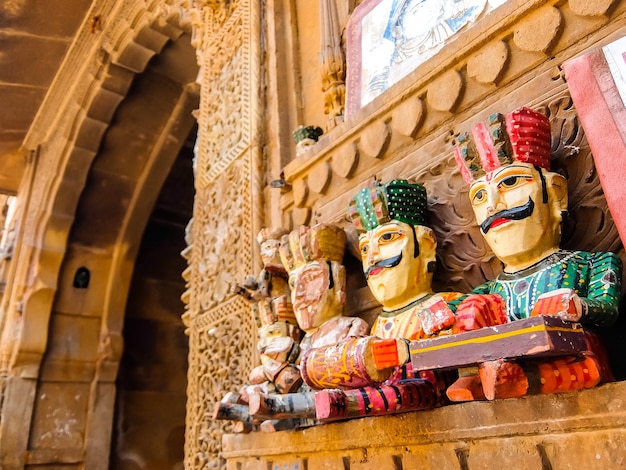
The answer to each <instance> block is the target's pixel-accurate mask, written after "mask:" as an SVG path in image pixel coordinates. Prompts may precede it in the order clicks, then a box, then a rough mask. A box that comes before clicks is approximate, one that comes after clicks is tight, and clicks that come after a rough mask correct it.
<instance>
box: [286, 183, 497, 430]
mask: <svg viewBox="0 0 626 470" xmlns="http://www.w3.org/2000/svg"><path fill="white" fill-rule="evenodd" d="M425 214H426V190H425V188H424V187H423V186H421V185H419V184H413V183H409V182H408V181H406V180H394V181H390V182H389V183H386V184H380V183H378V182H377V181H374V182H373V183H372V184H370V185H368V186H367V187H366V188H364V189H362V190H361V191H360V192H359V193H358V194H357V195H356V196H355V197H354V198H353V199H352V201H351V203H350V207H349V208H348V215H349V218H350V220H351V221H352V222H353V223H354V225H355V227H356V228H357V230H358V232H359V234H360V240H359V241H360V243H359V248H360V252H361V258H362V262H363V271H364V274H365V276H366V278H367V281H368V285H369V287H370V289H371V290H372V292H373V294H374V297H375V298H376V299H377V300H378V301H379V302H380V303H381V305H382V312H381V314H380V315H379V316H378V318H377V319H376V320H375V322H374V326H373V329H372V334H371V336H367V337H362V338H346V339H343V340H341V339H340V340H339V341H336V342H333V343H329V344H326V345H322V344H319V343H318V344H314V345H313V347H311V348H310V349H309V350H307V351H306V352H305V353H304V356H303V358H302V361H301V372H302V375H303V378H304V381H305V382H306V384H307V385H309V386H310V387H311V388H312V389H313V390H317V391H316V392H315V410H316V417H317V419H319V420H322V421H332V420H335V419H345V418H354V417H363V416H376V415H381V414H393V413H398V412H406V411H415V410H424V409H430V408H433V407H436V406H440V405H442V404H444V403H446V402H447V400H446V396H445V390H446V387H447V386H448V385H449V384H450V383H452V380H451V379H452V377H453V375H454V374H453V373H450V372H438V371H430V370H428V371H420V372H416V371H414V370H413V369H412V367H411V364H406V365H403V364H405V363H406V362H407V360H408V349H407V344H408V343H407V340H414V339H422V338H426V337H436V336H439V335H444V336H445V335H449V334H452V333H453V332H458V331H465V328H466V327H467V326H468V325H471V327H472V328H474V327H476V325H483V324H488V325H492V324H499V323H501V322H502V321H503V320H504V318H503V317H493V318H492V316H493V315H496V316H497V315H499V314H501V313H502V308H501V299H500V298H499V297H498V296H491V295H485V296H484V300H485V302H484V304H483V307H485V308H483V309H481V310H479V309H476V310H475V311H474V312H473V314H474V321H466V322H465V323H463V322H461V323H457V322H456V319H455V316H454V312H453V310H452V309H451V308H450V307H449V306H448V301H449V300H453V299H457V298H459V297H460V296H461V294H459V293H440V294H436V293H434V292H433V291H432V287H431V282H432V275H433V271H434V267H435V253H436V246H437V243H436V240H435V237H434V233H433V232H432V230H431V229H430V228H429V227H427V226H426V221H425ZM293 301H294V307H295V304H296V299H295V298H294V299H293ZM297 311H298V308H297V307H296V312H297Z"/></svg>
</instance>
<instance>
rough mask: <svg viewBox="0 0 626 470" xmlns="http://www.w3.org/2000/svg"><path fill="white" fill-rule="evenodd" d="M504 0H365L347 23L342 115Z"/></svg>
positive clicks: (366, 100) (376, 92) (370, 99)
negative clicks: (345, 77) (343, 109)
mask: <svg viewBox="0 0 626 470" xmlns="http://www.w3.org/2000/svg"><path fill="white" fill-rule="evenodd" d="M504 2H506V0H366V1H365V2H363V3H362V4H361V5H359V6H358V7H357V8H356V9H355V11H354V13H353V14H352V16H351V18H350V21H349V23H348V26H347V39H346V43H347V65H348V73H347V81H346V82H347V83H346V91H347V96H346V115H348V116H349V115H351V114H353V113H354V112H356V111H357V110H358V109H360V108H361V107H363V106H365V105H366V104H367V103H369V102H371V101H372V100H373V99H374V98H376V97H377V96H379V95H380V94H381V93H383V92H384V91H385V90H386V89H388V88H389V87H390V86H392V85H393V84H394V83H396V82H398V81H399V80H400V79H401V78H403V77H405V76H406V75H407V74H409V73H410V72H411V71H413V70H415V68H416V67H418V66H419V65H420V64H422V63H423V62H424V61H426V60H428V59H429V58H430V57H432V56H433V55H435V54H436V53H437V52H438V51H439V50H440V49H441V48H442V47H443V46H444V45H445V44H446V42H447V41H448V39H449V38H451V37H452V36H454V35H455V34H457V33H458V32H460V31H461V30H462V29H463V28H466V27H469V25H471V24H472V23H473V22H474V21H476V19H478V18H479V17H480V16H481V15H484V14H485V13H487V12H488V11H490V10H493V9H494V8H496V7H498V6H500V5H501V4H503V3H504Z"/></svg>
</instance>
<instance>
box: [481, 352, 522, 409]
mask: <svg viewBox="0 0 626 470" xmlns="http://www.w3.org/2000/svg"><path fill="white" fill-rule="evenodd" d="M479 375H480V381H481V383H482V386H483V392H484V393H485V397H486V398H487V400H495V399H496V398H516V397H522V396H524V395H526V393H527V391H528V378H527V377H526V374H525V373H524V369H522V366H520V365H519V364H517V363H516V362H509V361H505V360H502V359H500V360H497V361H488V362H483V363H482V364H480V367H479Z"/></svg>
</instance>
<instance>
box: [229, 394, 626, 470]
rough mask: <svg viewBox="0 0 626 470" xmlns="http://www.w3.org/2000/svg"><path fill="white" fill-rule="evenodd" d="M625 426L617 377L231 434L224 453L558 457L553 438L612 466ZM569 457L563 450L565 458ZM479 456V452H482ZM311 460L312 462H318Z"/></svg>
mask: <svg viewBox="0 0 626 470" xmlns="http://www.w3.org/2000/svg"><path fill="white" fill-rule="evenodd" d="M625 429H626V382H617V383H612V384H605V385H602V386H600V387H597V388H595V389H592V390H584V391H580V392H573V393H563V394H552V395H539V396H529V397H524V398H520V399H510V400H496V401H493V402H472V403H462V404H456V405H450V406H447V407H443V408H439V409H436V410H431V411H422V412H411V413H405V414H399V415H395V416H385V417H377V418H362V419H357V420H352V421H346V422H342V423H333V424H326V425H320V426H315V427H311V428H308V429H303V430H300V431H283V432H277V433H273V434H263V433H252V434H247V435H244V434H236V435H235V434H228V435H225V436H224V438H223V442H222V457H223V458H225V459H227V461H228V462H229V466H230V462H231V461H233V463H235V462H238V465H243V466H242V467H238V468H243V469H246V468H253V467H251V466H247V464H246V461H247V458H252V459H254V460H256V461H257V463H258V461H259V459H261V460H265V461H266V462H269V461H273V462H277V461H281V462H287V463H289V462H295V461H296V460H302V459H305V460H308V459H309V458H313V459H314V460H315V458H319V456H318V457H316V455H318V454H319V452H325V453H328V456H329V458H331V457H332V458H333V459H337V458H338V455H339V456H344V457H341V458H344V459H345V458H347V459H349V460H352V457H353V456H354V455H357V456H360V457H358V458H357V460H359V461H360V462H361V463H363V461H364V460H363V453H365V454H366V455H369V456H370V457H371V456H373V455H387V457H388V458H389V459H391V460H389V462H391V461H393V460H394V459H395V460H397V459H401V460H407V459H408V460H407V462H406V464H408V461H409V460H410V459H412V458H414V457H415V455H416V453H417V454H423V453H426V454H427V453H432V452H442V454H441V455H444V454H446V455H448V457H450V455H452V456H453V457H454V456H455V455H456V456H457V457H458V455H461V454H463V453H464V452H465V450H467V452H470V451H472V449H473V448H476V449H478V448H483V449H482V450H481V451H480V452H483V451H485V449H484V448H487V447H488V448H497V449H499V450H498V452H500V451H501V452H502V453H503V455H506V454H507V453H508V454H511V453H516V452H518V451H519V449H521V448H525V447H529V448H532V452H531V454H533V459H539V460H542V459H548V460H550V456H549V455H547V454H549V453H550V452H548V450H546V449H547V448H548V447H550V445H554V446H557V447H559V448H560V444H565V443H568V442H569V443H571V444H574V443H575V442H576V443H577V444H576V446H575V447H576V448H572V449H569V450H568V451H567V452H568V456H569V457H568V458H569V459H570V460H572V461H573V462H575V461H576V459H581V458H583V459H587V460H588V459H591V460H590V461H592V462H593V461H595V460H598V464H600V463H602V465H603V466H602V467H596V468H609V467H610V466H606V464H607V461H608V462H612V463H611V465H621V464H624V463H626V446H625V445H624V443H625V442H626V430H625ZM611 443H612V444H611ZM544 444H545V445H546V446H548V447H545V446H544ZM541 446H544V447H541ZM594 446H595V447H594ZM592 447H593V448H596V447H597V451H594V452H595V453H594V454H593V455H591V454H589V449H590V448H592ZM411 449H413V450H411ZM459 449H461V451H462V452H461V454H459V452H460V451H459ZM464 449H465V450H464ZM538 449H539V450H538ZM541 449H543V450H541ZM418 450H419V452H418ZM404 454H406V455H404ZM544 454H546V455H544ZM581 455H582V457H581ZM346 456H347V457H346ZM351 456H352V457H351ZM457 457H454V458H457ZM381 458H382V457H381ZM458 458H461V457H458ZM463 458H465V457H463ZM555 458H556V457H555ZM564 458H565V456H563V455H561V456H560V459H561V462H562V463H563V462H564V460H563V459H564ZM340 460H341V459H340ZM365 460H366V461H368V462H370V464H371V463H372V462H373V461H372V460H371V459H370V458H369V457H366V458H365ZM374 460H376V459H374ZM383 460H384V459H383ZM453 460H454V459H453ZM476 461H477V457H475V458H474V462H476ZM459 462H460V461H459ZM620 462H621V463H620ZM310 463H311V462H309V465H308V468H309V469H311V468H315V467H316V466H313V467H312V466H311V465H310ZM456 465H458V463H457V464H456ZM233 468H235V467H233ZM259 468H260V467H259ZM351 468H353V467H351ZM363 468H370V467H363ZM379 468H388V467H379ZM389 468H396V467H389ZM400 468H402V467H400ZM406 468H409V467H406ZM410 468H414V467H412V466H411V467H410ZM467 468H471V467H467ZM518 468H526V467H523V466H522V467H518ZM535 468H537V467H535ZM543 468H546V467H543ZM549 468H551V467H549ZM555 468H556V467H555ZM560 468H569V467H560ZM580 468H590V467H584V466H582V467H580ZM614 468H618V467H614Z"/></svg>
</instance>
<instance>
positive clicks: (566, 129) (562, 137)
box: [537, 93, 621, 252]
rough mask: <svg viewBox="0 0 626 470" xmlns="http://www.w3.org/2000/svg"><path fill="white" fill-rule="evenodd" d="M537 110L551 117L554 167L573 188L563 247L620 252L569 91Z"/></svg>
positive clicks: (616, 236) (570, 193)
mask: <svg viewBox="0 0 626 470" xmlns="http://www.w3.org/2000/svg"><path fill="white" fill-rule="evenodd" d="M537 110H538V111H540V112H542V113H544V114H545V115H546V116H548V117H549V118H550V125H551V127H552V155H553V158H552V162H553V163H552V165H553V168H554V169H555V171H558V172H560V173H562V174H563V175H564V176H566V178H567V180H568V186H569V188H570V190H569V210H568V217H566V218H565V220H564V224H563V236H562V241H561V245H562V247H563V248H565V249H576V248H578V249H586V250H591V249H593V250H594V251H612V252H618V251H619V250H620V249H621V242H620V238H619V235H618V233H617V228H616V227H615V224H614V223H613V220H612V218H611V214H610V212H609V210H608V207H607V204H606V199H605V197H604V193H603V191H602V187H601V185H600V180H599V176H598V173H597V171H596V168H595V165H594V164H593V158H591V155H590V154H591V150H590V149H589V144H588V143H587V139H586V137H585V134H584V131H583V128H582V126H581V125H580V122H579V121H578V116H577V114H576V109H575V108H574V105H573V103H572V99H571V97H570V96H569V93H568V94H565V95H563V96H562V97H560V98H557V99H555V100H553V101H550V102H549V103H548V104H546V105H544V106H538V107H537ZM581 247H582V248H581Z"/></svg>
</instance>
